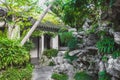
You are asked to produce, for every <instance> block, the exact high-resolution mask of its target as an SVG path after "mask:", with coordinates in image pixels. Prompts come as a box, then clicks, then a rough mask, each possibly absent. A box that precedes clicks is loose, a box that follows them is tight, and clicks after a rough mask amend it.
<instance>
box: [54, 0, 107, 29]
mask: <svg viewBox="0 0 120 80" xmlns="http://www.w3.org/2000/svg"><path fill="white" fill-rule="evenodd" d="M105 3H106V0H57V1H56V3H55V4H54V6H53V8H52V11H53V12H54V13H55V14H56V15H57V16H58V17H60V19H62V20H63V21H64V22H65V24H67V25H69V26H71V27H75V28H80V27H81V26H82V25H83V23H84V21H85V19H86V18H90V19H93V21H94V22H96V21H97V20H96V19H97V18H98V16H99V12H98V10H99V9H100V8H101V9H102V10H103V9H104V7H105V5H104V4H105Z"/></svg>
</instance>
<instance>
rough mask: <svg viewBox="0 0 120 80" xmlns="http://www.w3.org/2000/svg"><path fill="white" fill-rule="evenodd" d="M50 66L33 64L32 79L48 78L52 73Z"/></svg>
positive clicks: (46, 79) (47, 79) (45, 79)
mask: <svg viewBox="0 0 120 80" xmlns="http://www.w3.org/2000/svg"><path fill="white" fill-rule="evenodd" d="M52 69H53V68H52V67H50V66H45V67H40V66H38V65H35V69H34V70H33V73H32V80H49V78H50V77H51V74H52Z"/></svg>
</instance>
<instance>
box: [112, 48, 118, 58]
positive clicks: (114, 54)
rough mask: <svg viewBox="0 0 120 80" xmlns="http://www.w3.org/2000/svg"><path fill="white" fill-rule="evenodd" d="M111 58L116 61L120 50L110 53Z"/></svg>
mask: <svg viewBox="0 0 120 80" xmlns="http://www.w3.org/2000/svg"><path fill="white" fill-rule="evenodd" d="M112 56H113V58H114V59H116V58H117V57H120V50H116V51H114V52H113V53H112Z"/></svg>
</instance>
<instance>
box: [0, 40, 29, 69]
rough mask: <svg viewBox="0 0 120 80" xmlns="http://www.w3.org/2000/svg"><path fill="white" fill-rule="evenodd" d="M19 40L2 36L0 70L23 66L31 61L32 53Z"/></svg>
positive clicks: (0, 41)
mask: <svg viewBox="0 0 120 80" xmlns="http://www.w3.org/2000/svg"><path fill="white" fill-rule="evenodd" d="M19 43H20V42H19V41H16V40H9V39H7V38H0V70H1V69H7V68H8V67H13V66H18V67H20V66H23V65H26V63H27V62H29V59H30V55H29V52H28V51H27V50H26V48H25V47H21V46H20V45H19Z"/></svg>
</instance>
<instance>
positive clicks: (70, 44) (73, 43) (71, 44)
mask: <svg viewBox="0 0 120 80" xmlns="http://www.w3.org/2000/svg"><path fill="white" fill-rule="evenodd" d="M77 43H78V41H77V38H75V37H73V38H72V39H70V40H69V42H68V44H67V46H68V47H69V49H70V50H73V49H75V48H76V47H77Z"/></svg>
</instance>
